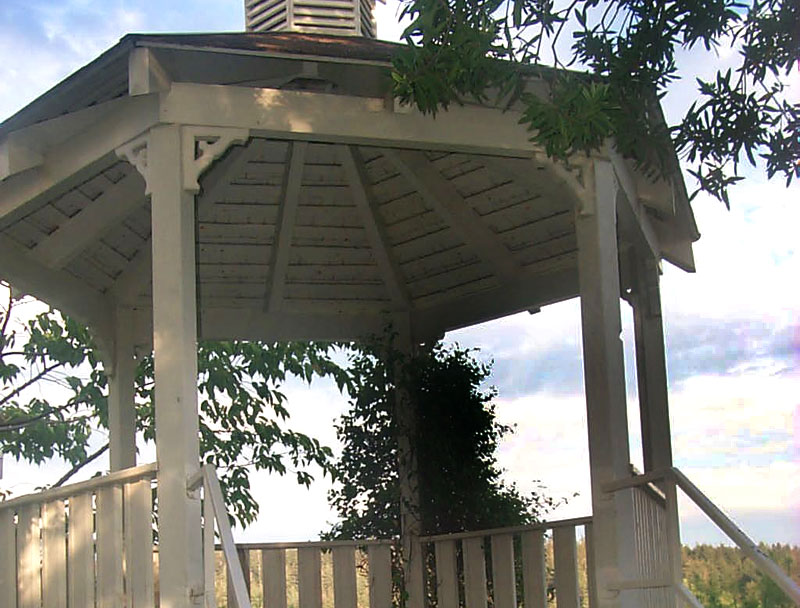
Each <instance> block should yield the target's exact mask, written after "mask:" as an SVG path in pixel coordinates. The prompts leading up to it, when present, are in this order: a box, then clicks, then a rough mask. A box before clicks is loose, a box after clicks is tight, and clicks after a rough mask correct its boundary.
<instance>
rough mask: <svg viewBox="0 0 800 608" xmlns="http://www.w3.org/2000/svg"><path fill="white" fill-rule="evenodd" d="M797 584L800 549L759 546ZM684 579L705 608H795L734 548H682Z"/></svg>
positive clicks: (782, 546) (707, 546)
mask: <svg viewBox="0 0 800 608" xmlns="http://www.w3.org/2000/svg"><path fill="white" fill-rule="evenodd" d="M761 550H762V551H763V552H764V553H766V554H767V555H769V556H770V557H771V558H772V560H773V561H775V563H776V564H778V565H779V566H780V567H781V568H782V569H783V571H784V572H786V573H788V574H789V576H791V577H792V578H793V579H794V580H795V581H796V582H797V583H798V584H800V547H793V546H790V545H782V544H776V545H765V544H762V545H761ZM683 577H684V580H685V581H686V584H687V586H688V587H689V589H690V590H691V591H692V593H694V594H695V595H696V596H697V599H699V600H700V603H702V604H703V606H704V607H705V608H784V607H785V608H794V604H793V603H792V602H791V601H790V600H789V598H787V597H786V595H785V594H784V593H783V592H782V591H781V590H780V589H779V588H778V587H777V586H776V585H775V583H773V582H772V581H771V580H770V579H769V578H767V577H766V576H764V575H762V574H761V572H759V570H758V569H757V568H756V567H755V565H754V564H753V562H752V561H751V560H749V559H748V558H747V557H745V555H744V554H743V553H742V552H741V551H740V550H739V549H737V548H734V547H725V546H712V545H697V546H695V547H684V548H683Z"/></svg>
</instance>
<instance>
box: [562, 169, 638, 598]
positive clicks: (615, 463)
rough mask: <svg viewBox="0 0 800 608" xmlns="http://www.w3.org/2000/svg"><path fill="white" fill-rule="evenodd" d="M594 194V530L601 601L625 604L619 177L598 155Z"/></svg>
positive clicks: (588, 237) (588, 367)
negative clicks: (613, 485)
mask: <svg viewBox="0 0 800 608" xmlns="http://www.w3.org/2000/svg"><path fill="white" fill-rule="evenodd" d="M593 173H594V192H593V199H592V200H590V201H586V202H585V205H584V207H583V208H582V209H580V210H579V211H578V213H577V216H576V220H575V229H576V233H577V240H578V274H579V284H580V294H581V323H582V334H583V367H584V383H585V390H586V411H587V422H588V431H589V464H590V469H591V485H592V512H593V518H594V520H593V534H594V547H595V556H594V563H595V566H596V577H595V580H596V583H597V598H598V601H599V607H600V608H617V607H620V606H626V605H628V603H627V602H625V601H623V599H624V592H623V593H620V592H619V591H617V590H615V589H614V587H615V585H616V584H617V583H618V582H620V581H621V580H623V579H628V578H630V576H629V573H630V570H631V568H632V560H633V543H632V536H631V529H632V527H633V509H632V503H631V500H630V495H629V493H628V492H618V493H615V494H608V493H605V492H604V491H603V489H602V486H603V485H604V484H605V483H608V482H610V481H613V480H616V479H622V478H624V477H628V476H629V463H630V450H629V444H628V417H627V411H626V392H625V364H624V357H623V349H622V340H621V338H620V335H621V333H622V324H621V321H620V280H619V258H618V250H617V217H616V199H617V183H616V179H615V177H614V170H613V167H612V166H611V163H609V162H603V161H596V162H595V163H594V171H593Z"/></svg>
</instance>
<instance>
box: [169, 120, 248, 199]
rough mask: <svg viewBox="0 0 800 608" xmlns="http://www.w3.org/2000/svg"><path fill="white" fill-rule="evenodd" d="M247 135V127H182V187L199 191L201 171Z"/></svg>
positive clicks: (244, 140)
mask: <svg viewBox="0 0 800 608" xmlns="http://www.w3.org/2000/svg"><path fill="white" fill-rule="evenodd" d="M249 137H250V131H249V130H248V129H233V128H224V127H183V129H182V139H183V142H182V145H183V187H184V188H185V189H186V190H189V191H192V192H195V193H197V192H199V191H200V182H199V179H200V175H202V173H203V171H205V170H206V169H208V167H209V166H210V165H211V163H212V162H214V161H215V160H216V159H218V158H219V157H220V156H222V155H223V154H224V153H225V151H226V150H227V149H228V148H229V147H230V146H232V145H233V144H236V143H244V142H246V141H247V139H248V138H249Z"/></svg>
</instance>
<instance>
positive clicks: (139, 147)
mask: <svg viewBox="0 0 800 608" xmlns="http://www.w3.org/2000/svg"><path fill="white" fill-rule="evenodd" d="M148 135H149V131H147V132H145V133H144V134H142V135H139V136H138V137H134V138H133V139H132V140H130V141H128V142H126V143H124V144H122V145H121V146H120V147H118V148H117V149H116V150H115V151H114V152H115V153H116V155H117V157H118V158H121V159H123V160H126V161H128V162H129V163H130V164H131V165H133V167H134V168H135V169H136V170H137V171H138V172H139V174H140V175H141V176H142V177H143V178H144V184H145V186H144V193H145V195H147V194H150V180H149V179H147V177H148V171H147V141H148Z"/></svg>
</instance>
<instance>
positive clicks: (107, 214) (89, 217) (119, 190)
mask: <svg viewBox="0 0 800 608" xmlns="http://www.w3.org/2000/svg"><path fill="white" fill-rule="evenodd" d="M144 203H145V198H144V180H143V179H142V176H141V175H139V174H138V173H137V172H135V171H134V172H133V173H131V174H129V175H127V176H125V177H123V178H122V179H121V180H120V181H119V182H117V183H116V184H113V185H112V186H110V187H109V188H108V189H107V190H106V191H105V192H104V193H103V194H101V195H100V196H99V197H97V198H96V199H95V200H93V201H92V202H91V203H89V204H88V205H87V206H86V207H84V208H83V209H82V210H81V211H79V212H78V213H77V214H76V215H74V216H73V217H71V218H70V219H69V220H67V221H66V222H65V223H64V224H62V225H61V226H59V228H58V229H57V230H56V231H55V232H53V233H52V234H50V235H49V236H48V237H47V238H45V239H42V241H40V242H39V243H38V244H37V245H36V247H34V249H33V255H34V257H36V259H38V260H39V261H40V262H41V263H42V264H44V265H45V266H48V267H50V268H54V269H59V268H64V267H65V266H66V265H67V264H69V263H70V262H71V261H72V260H74V259H75V258H76V257H77V256H78V255H79V254H80V253H81V252H82V251H83V250H84V249H86V248H87V247H88V246H89V245H91V244H92V243H94V242H95V241H96V240H98V239H100V238H102V237H103V236H104V235H105V234H106V233H107V232H108V231H109V230H110V229H111V228H113V227H114V226H115V225H117V224H118V223H120V222H122V221H123V220H124V219H125V218H126V217H128V216H129V215H130V214H131V213H133V211H134V210H135V209H137V208H138V207H140V206H141V205H143V204H144Z"/></svg>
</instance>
